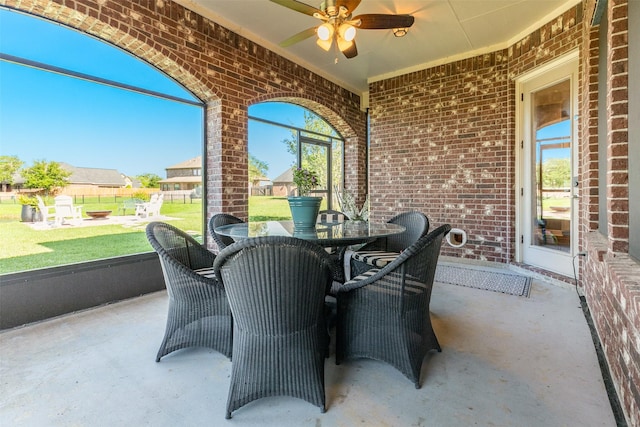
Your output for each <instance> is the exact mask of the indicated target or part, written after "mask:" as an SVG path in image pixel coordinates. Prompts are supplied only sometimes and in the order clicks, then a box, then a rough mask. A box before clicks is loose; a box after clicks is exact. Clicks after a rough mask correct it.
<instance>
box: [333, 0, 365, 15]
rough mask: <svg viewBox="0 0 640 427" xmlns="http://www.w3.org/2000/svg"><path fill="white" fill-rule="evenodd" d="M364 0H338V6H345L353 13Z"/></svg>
mask: <svg viewBox="0 0 640 427" xmlns="http://www.w3.org/2000/svg"><path fill="white" fill-rule="evenodd" d="M361 1H362V0H338V1H337V2H336V7H338V8H340V6H344V7H345V9H347V10H348V11H349V13H353V11H354V10H355V9H356V7H358V5H359V4H360V2H361Z"/></svg>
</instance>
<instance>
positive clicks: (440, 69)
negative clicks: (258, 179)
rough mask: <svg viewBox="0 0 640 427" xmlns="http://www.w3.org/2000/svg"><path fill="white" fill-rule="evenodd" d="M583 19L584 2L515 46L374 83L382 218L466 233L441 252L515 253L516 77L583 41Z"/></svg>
mask: <svg viewBox="0 0 640 427" xmlns="http://www.w3.org/2000/svg"><path fill="white" fill-rule="evenodd" d="M581 20H582V8H581V7H580V6H577V7H574V8H572V9H570V10H569V11H567V12H566V13H564V14H562V15H561V16H559V17H558V18H557V19H554V20H553V21H551V22H549V23H548V24H546V25H544V26H543V27H541V28H539V29H538V30H536V31H534V32H532V33H531V34H530V35H529V36H527V37H525V38H524V39H522V40H521V41H519V42H517V43H516V44H515V45H513V46H511V47H509V48H508V49H505V50H501V51H497V52H493V53H489V54H485V55H481V56H477V57H474V58H470V59H465V60H461V61H457V62H453V63H449V64H445V65H440V66H437V67H434V68H429V69H427V70H422V71H417V72H413V73H411V74H406V75H402V76H398V77H395V78H390V79H386V80H382V81H379V82H375V83H372V84H370V87H369V89H370V95H369V98H370V103H371V111H370V114H371V147H370V151H371V154H370V158H371V165H370V168H371V169H370V178H369V179H370V181H371V182H370V193H371V194H372V195H374V196H373V197H372V199H371V205H372V211H373V213H374V217H375V218H376V219H388V218H389V217H391V216H392V215H393V214H394V212H398V211H401V210H409V209H416V210H420V211H423V212H425V213H426V214H427V216H428V217H429V218H430V220H431V222H432V223H433V225H434V226H437V225H439V224H441V223H443V222H449V223H451V225H452V226H453V227H457V228H461V229H463V230H465V231H466V232H467V234H468V241H467V244H466V246H464V247H462V248H459V249H454V248H451V247H448V246H445V247H443V254H445V255H452V256H458V257H462V258H472V259H480V260H485V261H495V262H501V263H509V262H511V261H513V256H514V248H515V247H514V245H515V187H514V186H515V101H514V100H515V83H514V78H515V77H517V76H518V75H520V74H522V73H524V72H526V71H529V70H531V69H533V68H534V67H536V66H538V65H541V64H544V63H546V62H548V61H549V60H551V59H553V58H555V57H557V56H559V55H562V54H564V53H566V52H569V51H571V50H572V49H575V48H577V47H578V45H579V41H580V35H581V28H582V27H581V25H580V24H581ZM399 189H401V190H400V191H399Z"/></svg>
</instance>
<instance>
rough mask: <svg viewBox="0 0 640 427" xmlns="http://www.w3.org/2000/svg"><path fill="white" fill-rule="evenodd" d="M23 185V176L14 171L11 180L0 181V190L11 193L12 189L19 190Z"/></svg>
mask: <svg viewBox="0 0 640 427" xmlns="http://www.w3.org/2000/svg"><path fill="white" fill-rule="evenodd" d="M23 187H24V178H23V177H22V176H21V175H20V174H19V173H17V172H16V173H14V174H13V178H12V182H11V183H9V182H7V181H2V182H0V192H2V193H11V192H13V191H18V190H21V189H22V188H23Z"/></svg>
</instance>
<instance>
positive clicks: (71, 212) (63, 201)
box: [54, 196, 82, 225]
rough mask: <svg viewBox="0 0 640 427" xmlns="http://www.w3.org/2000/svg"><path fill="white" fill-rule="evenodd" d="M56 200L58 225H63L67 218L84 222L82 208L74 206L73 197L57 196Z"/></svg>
mask: <svg viewBox="0 0 640 427" xmlns="http://www.w3.org/2000/svg"><path fill="white" fill-rule="evenodd" d="M54 200H55V203H54V205H55V209H56V212H55V217H56V224H58V225H62V224H63V223H64V221H65V219H67V218H71V220H72V221H76V222H78V221H82V206H74V205H73V198H72V197H71V196H57V197H56V198H55V199H54Z"/></svg>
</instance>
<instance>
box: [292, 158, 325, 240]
mask: <svg viewBox="0 0 640 427" xmlns="http://www.w3.org/2000/svg"><path fill="white" fill-rule="evenodd" d="M293 183H294V184H295V185H296V187H297V189H298V196H290V197H288V198H287V199H288V201H289V208H290V209H291V217H292V218H293V227H294V228H295V229H298V230H302V229H310V228H315V226H316V221H317V218H318V212H319V211H320V203H321V202H322V197H313V196H309V193H310V192H311V190H313V189H314V188H316V187H317V186H318V183H319V180H318V174H317V173H316V172H315V171H313V170H311V169H303V168H295V169H294V170H293Z"/></svg>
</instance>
